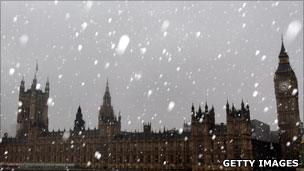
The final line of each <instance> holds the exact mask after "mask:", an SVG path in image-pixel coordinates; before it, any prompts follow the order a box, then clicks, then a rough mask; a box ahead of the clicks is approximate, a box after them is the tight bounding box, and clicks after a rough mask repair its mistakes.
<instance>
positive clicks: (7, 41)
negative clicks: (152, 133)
mask: <svg viewBox="0 0 304 171" xmlns="http://www.w3.org/2000/svg"><path fill="white" fill-rule="evenodd" d="M302 7H303V2H287V1H286V2H270V1H267V2H241V1H238V2H229V1H227V2H207V1H202V2H199V1H194V2H182V1H176V2H173V1H171V2H160V1H156V2H140V1H131V2H96V1H95V2H92V1H87V2H80V1H78V2H72V1H69V2H60V1H59V2H58V1H48V2H38V1H37V2H21V1H16V2H1V88H2V89H1V91H2V96H1V98H2V104H1V110H2V115H3V117H2V128H3V130H4V131H8V132H9V133H10V134H11V135H12V134H15V127H16V118H17V114H16V113H17V107H18V94H19V92H18V88H19V85H20V81H21V78H22V75H24V77H25V84H26V87H27V88H29V87H30V84H31V82H32V79H33V76H34V72H35V60H36V59H37V60H38V63H39V71H38V82H39V83H41V87H42V88H43V89H44V86H45V82H46V79H47V76H49V79H50V86H51V92H50V96H51V99H52V102H53V103H50V107H49V128H50V130H52V129H55V130H57V129H58V128H60V129H63V128H71V127H72V126H73V121H74V119H75V115H76V111H77V107H78V105H79V104H80V105H81V107H82V110H83V114H84V119H85V121H86V126H87V127H90V128H93V127H96V126H97V117H98V107H99V106H100V104H101V103H102V97H103V94H104V90H105V83H106V78H107V77H108V78H109V83H110V91H111V95H112V103H113V106H114V110H115V112H116V114H118V111H121V114H122V130H135V129H137V130H141V129H142V122H152V127H153V129H154V130H158V129H162V128H163V126H165V127H166V128H173V127H176V128H181V127H182V124H183V122H184V120H187V121H189V120H190V107H191V103H194V104H195V105H196V107H197V106H198V105H199V104H203V103H205V102H206V101H208V105H209V106H210V107H211V105H212V104H213V105H214V107H215V112H216V122H217V123H220V122H225V119H226V116H225V115H226V114H225V110H224V108H223V107H224V105H225V104H226V101H227V99H229V102H233V103H235V105H236V106H237V107H240V103H241V100H242V98H243V99H244V101H245V102H248V103H249V105H250V109H251V118H252V119H259V120H262V121H264V122H266V123H268V124H270V125H271V127H272V128H273V129H275V128H276V124H275V119H276V107H275V98H274V88H273V74H274V72H275V70H276V67H277V63H278V54H279V51H280V47H281V33H283V34H284V39H285V47H286V49H287V50H288V54H289V56H290V61H291V65H292V67H293V69H294V70H295V72H296V75H297V77H298V82H299V87H300V88H299V89H300V90H299V92H300V97H303V89H302V87H303V79H302V78H303V75H302V71H303V60H302V59H303V29H302V26H303V8H302ZM302 103H303V101H302V98H300V114H301V118H302V115H303V110H302V108H303V106H302Z"/></svg>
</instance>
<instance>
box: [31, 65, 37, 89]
mask: <svg viewBox="0 0 304 171" xmlns="http://www.w3.org/2000/svg"><path fill="white" fill-rule="evenodd" d="M37 72H38V62H37V60H36V70H35V75H34V79H33V83H32V86H31V88H32V89H35V88H36V85H37Z"/></svg>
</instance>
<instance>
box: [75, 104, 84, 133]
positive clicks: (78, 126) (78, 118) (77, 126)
mask: <svg viewBox="0 0 304 171" xmlns="http://www.w3.org/2000/svg"><path fill="white" fill-rule="evenodd" d="M84 129H85V121H84V120H83V119H82V112H81V107H80V106H79V107H78V110H77V113H76V119H75V121H74V131H77V132H79V131H82V130H84Z"/></svg>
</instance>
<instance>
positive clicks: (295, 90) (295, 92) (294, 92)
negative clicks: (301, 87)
mask: <svg viewBox="0 0 304 171" xmlns="http://www.w3.org/2000/svg"><path fill="white" fill-rule="evenodd" d="M297 93H298V89H296V88H295V89H293V90H292V93H291V95H293V96H295V95H297Z"/></svg>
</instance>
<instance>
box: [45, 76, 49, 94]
mask: <svg viewBox="0 0 304 171" xmlns="http://www.w3.org/2000/svg"><path fill="white" fill-rule="evenodd" d="M49 91H50V82H49V77H47V79H46V83H45V92H47V93H48V92H49Z"/></svg>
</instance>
